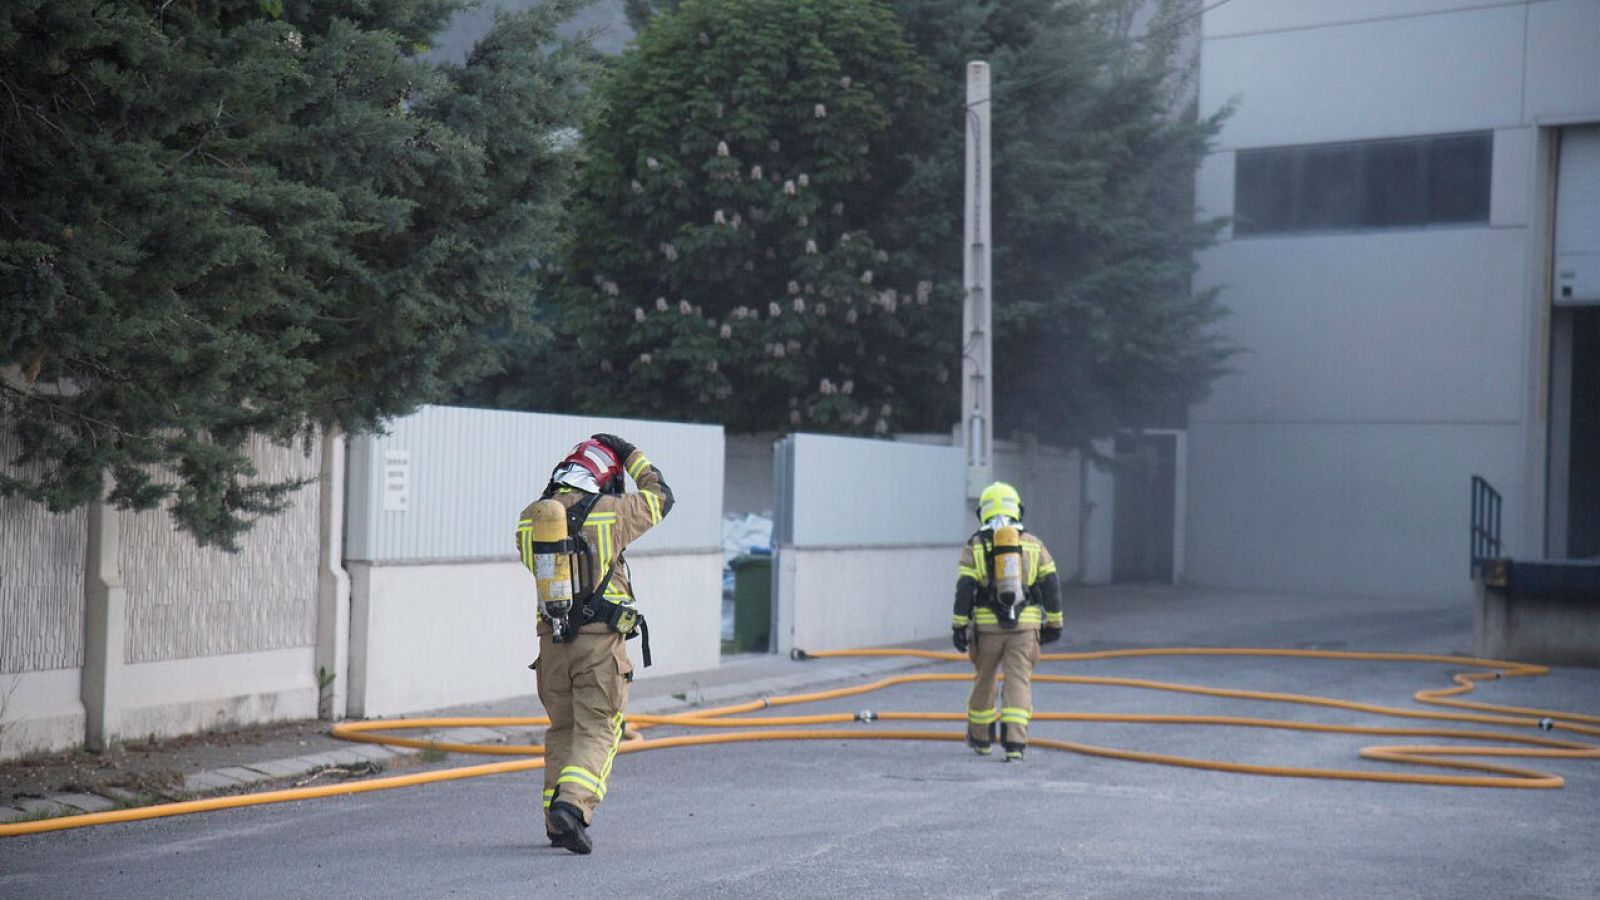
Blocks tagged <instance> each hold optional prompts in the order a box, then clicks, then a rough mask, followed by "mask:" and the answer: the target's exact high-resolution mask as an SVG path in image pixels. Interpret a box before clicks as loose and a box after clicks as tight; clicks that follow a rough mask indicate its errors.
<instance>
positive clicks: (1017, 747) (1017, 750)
mask: <svg viewBox="0 0 1600 900" xmlns="http://www.w3.org/2000/svg"><path fill="white" fill-rule="evenodd" d="M1001 746H1002V747H1005V748H1006V762H1022V754H1023V752H1024V751H1026V750H1027V749H1028V745H1027V744H1018V743H1016V742H1014V741H1006V742H1004V743H1003V744H1001Z"/></svg>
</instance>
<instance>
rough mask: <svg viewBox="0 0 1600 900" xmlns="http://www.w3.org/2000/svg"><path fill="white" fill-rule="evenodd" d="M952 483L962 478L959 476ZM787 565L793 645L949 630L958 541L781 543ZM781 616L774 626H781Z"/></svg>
mask: <svg viewBox="0 0 1600 900" xmlns="http://www.w3.org/2000/svg"><path fill="white" fill-rule="evenodd" d="M957 487H958V488H961V487H964V485H963V484H962V483H961V482H957ZM782 553H783V557H784V560H783V563H784V565H788V566H792V567H793V568H792V573H791V575H790V577H792V579H793V583H792V586H790V587H789V590H791V591H792V593H791V594H789V595H788V596H791V597H792V598H793V604H794V606H793V624H792V638H791V639H790V642H789V643H787V644H786V645H785V644H780V646H779V648H778V649H779V650H780V652H786V651H787V650H788V649H789V648H791V647H798V648H800V649H802V650H837V649H843V648H849V647H879V646H883V645H885V644H900V643H905V642H908V641H918V640H923V639H926V638H930V637H938V636H939V635H941V634H945V633H947V632H948V631H949V630H950V608H951V604H952V603H953V602H954V597H955V583H956V563H957V561H958V560H959V558H960V555H961V544H960V542H959V541H957V542H956V543H955V544H941V545H937V546H932V547H895V548H893V549H880V550H877V551H862V550H845V549H806V548H785V549H784V550H783V551H782ZM781 624H782V623H781V622H780V626H781Z"/></svg>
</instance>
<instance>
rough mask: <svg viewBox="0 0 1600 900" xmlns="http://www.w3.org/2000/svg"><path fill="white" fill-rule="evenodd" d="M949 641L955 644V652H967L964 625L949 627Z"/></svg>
mask: <svg viewBox="0 0 1600 900" xmlns="http://www.w3.org/2000/svg"><path fill="white" fill-rule="evenodd" d="M950 643H952V644H955V645H956V652H957V653H965V652H967V629H966V628H965V627H960V628H957V627H952V628H951V629H950Z"/></svg>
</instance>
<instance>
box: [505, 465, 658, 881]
mask: <svg viewBox="0 0 1600 900" xmlns="http://www.w3.org/2000/svg"><path fill="white" fill-rule="evenodd" d="M624 472H626V473H627V475H628V477H630V478H632V479H633V483H634V486H635V487H636V488H637V490H636V491H635V492H634V493H631V494H626V493H623V487H624V485H623V481H622V476H623V473H624ZM672 502H673V501H672V490H671V489H670V488H668V487H667V483H666V482H665V481H664V480H662V478H661V472H660V470H658V469H657V468H656V467H655V466H654V465H652V464H651V463H650V460H649V459H648V458H647V457H646V456H645V455H644V453H643V452H641V451H640V450H638V449H637V448H635V447H634V446H633V445H632V444H630V443H628V442H627V441H625V440H623V439H621V438H619V437H616V436H615V435H610V434H597V435H595V436H594V437H593V438H591V439H589V440H587V441H584V442H583V443H581V444H579V445H578V446H577V447H576V448H574V449H573V451H572V453H571V454H569V455H568V456H567V458H566V459H564V460H562V461H561V464H560V465H558V466H556V468H555V471H554V472H552V473H551V475H550V483H549V485H548V486H547V487H546V488H545V490H544V495H543V496H542V497H540V499H539V500H538V501H536V502H534V503H531V504H529V505H528V507H527V508H526V509H524V510H523V511H522V515H521V517H520V519H519V520H518V522H517V549H518V551H519V552H520V553H521V554H522V562H523V565H525V566H527V567H528V568H529V569H530V570H531V571H532V572H533V574H534V579H535V581H536V583H537V589H538V594H539V626H538V631H539V658H538V659H537V660H535V661H534V663H533V668H534V669H535V670H536V671H537V673H538V682H539V700H540V702H542V703H543V704H544V707H545V711H546V713H547V714H548V715H549V717H550V728H549V730H548V731H546V732H545V738H544V744H545V755H544V758H545V766H544V816H545V833H546V836H547V837H549V839H550V843H551V845H552V846H556V847H564V848H566V849H567V850H570V851H572V852H573V853H588V852H589V851H590V850H591V849H592V843H591V841H590V838H589V831H588V828H589V823H590V822H591V821H592V819H593V816H594V810H595V807H596V806H598V805H599V804H600V801H601V800H603V799H605V795H606V780H607V778H608V777H609V776H610V774H611V763H612V761H613V760H615V759H616V755H617V745H618V743H619V742H620V741H621V740H622V734H623V728H624V723H623V709H624V708H625V707H626V706H627V703H628V682H630V681H632V680H633V666H632V664H631V663H629V661H628V653H627V649H626V647H625V646H624V641H625V640H626V639H628V638H631V637H634V636H636V635H640V634H641V633H642V634H643V641H642V642H641V643H642V645H643V656H644V664H645V665H647V666H648V665H650V633H649V629H648V628H647V627H646V626H645V622H644V617H643V616H641V615H639V613H638V610H636V609H635V608H634V597H633V590H632V588H631V586H630V585H629V583H628V567H627V563H626V562H625V561H624V560H623V558H622V551H623V549H624V548H626V547H627V546H628V545H629V544H631V543H633V542H634V541H635V540H637V539H638V538H639V536H640V535H642V534H644V533H645V532H646V531H648V530H650V528H652V527H653V526H655V524H656V523H658V522H660V521H661V519H662V518H663V517H665V516H666V514H667V513H668V512H669V511H670V510H671V509H672Z"/></svg>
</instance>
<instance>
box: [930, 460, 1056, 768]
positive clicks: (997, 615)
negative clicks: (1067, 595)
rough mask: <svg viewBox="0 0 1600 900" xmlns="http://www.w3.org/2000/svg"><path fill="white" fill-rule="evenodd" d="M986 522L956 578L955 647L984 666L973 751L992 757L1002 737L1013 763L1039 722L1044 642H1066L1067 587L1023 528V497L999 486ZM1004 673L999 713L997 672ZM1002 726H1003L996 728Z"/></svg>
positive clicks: (987, 497) (985, 503) (987, 498)
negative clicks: (1036, 710) (1036, 696)
mask: <svg viewBox="0 0 1600 900" xmlns="http://www.w3.org/2000/svg"><path fill="white" fill-rule="evenodd" d="M977 512H978V520H979V521H980V522H982V523H983V527H982V528H981V529H979V530H978V531H977V532H976V533H974V534H973V535H972V537H970V538H968V539H967V545H966V547H964V548H963V549H962V551H961V563H960V566H959V568H958V570H957V577H956V604H955V615H954V616H953V617H952V619H951V623H950V624H951V627H952V628H953V629H954V632H953V635H952V639H953V641H954V643H955V647H956V650H958V651H960V652H962V653H965V654H967V656H968V657H970V658H971V660H972V664H973V665H974V666H976V667H977V675H976V676H975V677H974V678H973V683H972V695H971V696H970V697H969V698H968V699H967V746H969V747H971V748H972V749H974V750H976V751H977V752H978V753H979V754H982V755H988V754H989V753H990V752H991V751H992V750H993V749H994V742H995V740H996V732H997V731H998V739H999V740H1000V743H1001V745H1002V746H1003V747H1004V748H1005V754H1006V760H1007V761H1008V762H1009V761H1020V760H1021V759H1022V754H1023V752H1024V751H1025V750H1026V749H1027V747H1028V722H1029V721H1030V720H1031V719H1032V718H1033V690H1032V681H1033V667H1034V666H1035V665H1036V664H1038V662H1039V645H1040V644H1048V643H1051V642H1052V641H1056V640H1059V639H1060V637H1061V582H1060V579H1058V578H1057V577H1056V564H1055V561H1054V560H1052V559H1051V558H1050V551H1049V550H1047V549H1045V546H1044V543H1043V542H1042V541H1040V540H1039V539H1038V538H1036V537H1034V536H1033V535H1031V534H1029V533H1028V532H1027V531H1025V530H1024V529H1023V527H1022V498H1021V497H1020V496H1018V494H1017V489H1016V488H1014V487H1012V486H1011V485H1009V484H1006V483H1004V482H1000V481H997V482H995V483H994V484H991V485H989V486H988V487H986V488H984V489H983V494H982V495H980V496H979V498H978V510H977ZM997 670H998V671H1004V672H1005V681H1004V683H1003V688H1002V690H1001V699H1000V707H999V709H996V708H995V705H994V700H995V697H994V695H995V673H996V671H997ZM997 726H998V727H997Z"/></svg>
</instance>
